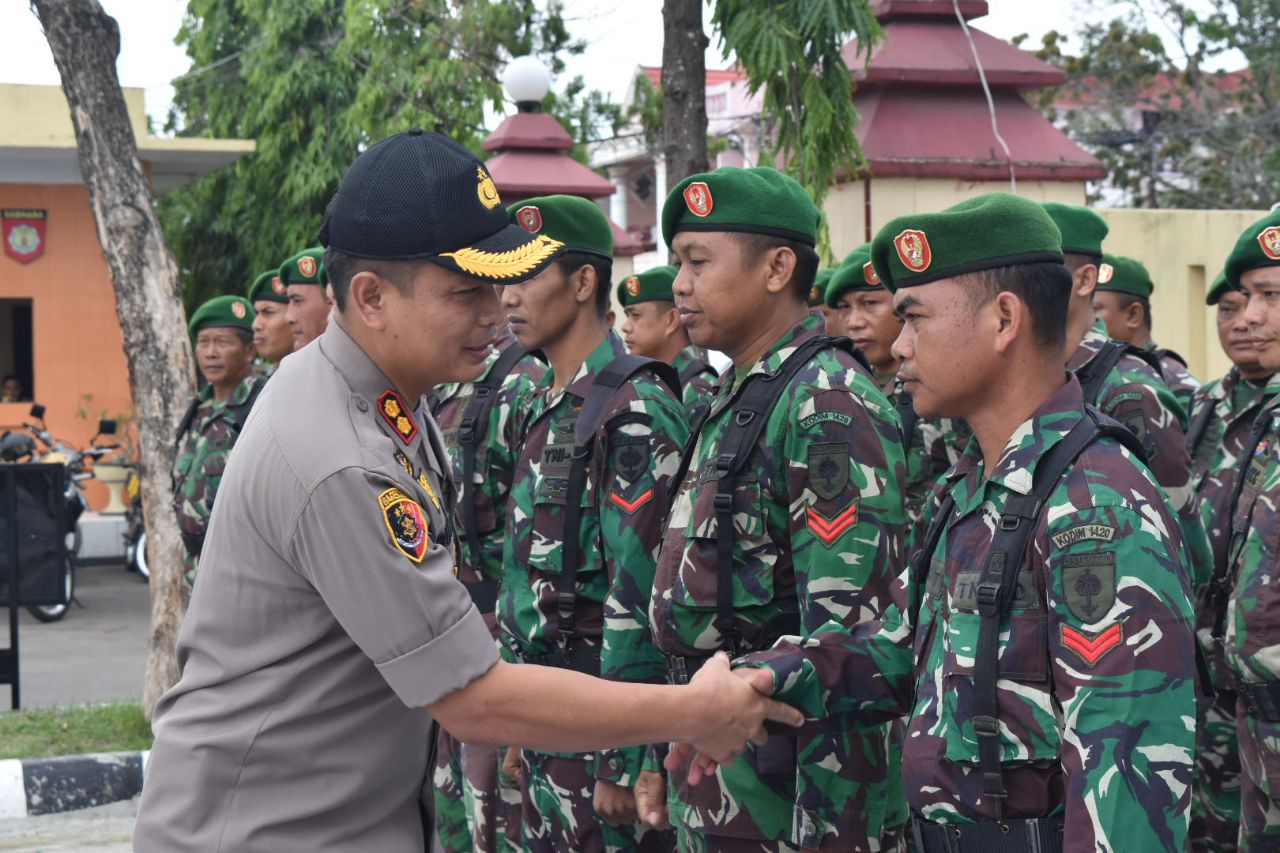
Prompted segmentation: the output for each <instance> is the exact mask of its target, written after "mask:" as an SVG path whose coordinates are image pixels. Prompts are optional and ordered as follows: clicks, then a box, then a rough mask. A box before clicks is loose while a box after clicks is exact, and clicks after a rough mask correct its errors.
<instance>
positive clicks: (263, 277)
mask: <svg viewBox="0 0 1280 853" xmlns="http://www.w3.org/2000/svg"><path fill="white" fill-rule="evenodd" d="M245 296H246V297H247V298H248V300H249V301H250V302H252V303H253V313H254V318H253V347H254V349H256V350H257V351H258V361H257V363H256V364H255V366H254V367H255V370H256V371H257V373H258V375H259V376H262V377H263V378H264V379H265V378H267V377H269V376H270V375H271V374H272V373H273V372H274V371H275V368H276V366H277V365H278V364H280V361H281V360H282V359H283V358H284V357H285V356H286V355H288V354H289V353H291V352H293V329H292V328H291V327H290V326H289V321H288V319H287V318H286V317H285V309H286V307H287V306H288V304H289V296H288V293H287V292H286V289H285V286H284V282H283V281H281V280H280V271H279V270H267V271H266V272H264V273H261V274H260V275H259V276H258V277H257V278H255V279H254V280H253V284H251V285H249V292H248V293H246V294H245Z"/></svg>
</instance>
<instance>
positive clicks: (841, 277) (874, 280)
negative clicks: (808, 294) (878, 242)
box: [827, 243, 884, 308]
mask: <svg viewBox="0 0 1280 853" xmlns="http://www.w3.org/2000/svg"><path fill="white" fill-rule="evenodd" d="M883 289H884V282H882V281H881V280H880V276H878V275H876V267H875V264H873V263H871V244H870V243H863V244H862V245H861V246H859V247H858V248H856V249H854V250H853V251H852V252H850V253H849V254H847V255H845V256H844V260H843V261H841V262H840V266H838V267H836V271H835V274H834V275H833V276H831V282H830V283H829V284H828V285H827V306H828V307H830V308H834V307H836V303H837V302H839V301H840V297H841V296H843V295H844V294H846V293H848V292H850V291H852V290H883Z"/></svg>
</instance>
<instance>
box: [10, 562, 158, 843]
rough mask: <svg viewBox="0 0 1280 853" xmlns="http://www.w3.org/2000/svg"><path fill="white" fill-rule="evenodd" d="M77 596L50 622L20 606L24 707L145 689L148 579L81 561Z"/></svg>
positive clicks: (135, 694)
mask: <svg viewBox="0 0 1280 853" xmlns="http://www.w3.org/2000/svg"><path fill="white" fill-rule="evenodd" d="M76 598H77V599H78V600H79V601H80V603H81V604H83V605H84V606H83V607H81V606H79V605H76V604H73V605H72V606H71V612H70V613H68V614H67V615H66V617H65V618H63V620H62V621H61V622H51V623H49V624H44V623H42V622H38V621H36V619H35V618H34V617H32V616H31V614H29V613H27V612H26V611H25V610H24V611H23V612H22V618H21V623H20V624H19V628H18V644H19V649H20V652H21V661H20V664H19V666H20V669H21V673H20V677H21V682H22V707H24V708H46V707H49V706H50V705H73V704H80V703H85V702H106V701H111V700H121V699H138V698H140V697H141V696H142V679H143V675H144V674H145V672H146V659H147V633H148V624H149V620H150V611H151V605H150V603H149V601H148V598H147V585H146V583H144V582H143V581H142V579H141V578H140V577H139V575H137V574H136V573H134V572H126V571H125V570H124V568H123V567H121V566H120V565H118V564H100V565H88V566H83V567H81V568H80V569H78V570H77V572H76ZM0 620H2V621H0V646H3V645H4V644H6V643H7V642H8V622H7V611H0ZM8 707H9V694H8V690H7V689H6V688H5V687H4V686H3V685H0V708H8ZM5 849H8V848H5V847H3V846H2V845H0V850H5ZM50 849H61V848H50Z"/></svg>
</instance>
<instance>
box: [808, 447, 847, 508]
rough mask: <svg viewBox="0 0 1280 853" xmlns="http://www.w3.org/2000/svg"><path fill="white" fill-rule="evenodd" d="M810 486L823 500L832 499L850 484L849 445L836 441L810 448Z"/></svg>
mask: <svg viewBox="0 0 1280 853" xmlns="http://www.w3.org/2000/svg"><path fill="white" fill-rule="evenodd" d="M808 464H809V486H810V487H811V488H812V489H813V491H814V493H815V494H816V495H817V496H818V497H820V498H822V499H823V500H831V499H832V498H835V497H837V496H838V495H839V494H840V493H841V492H843V491H844V489H845V486H847V485H849V445H848V444H844V443H840V442H835V443H829V444H811V445H809V448H808Z"/></svg>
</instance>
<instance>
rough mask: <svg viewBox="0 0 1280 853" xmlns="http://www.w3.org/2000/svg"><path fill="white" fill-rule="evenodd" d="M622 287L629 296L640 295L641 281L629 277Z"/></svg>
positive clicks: (631, 276)
mask: <svg viewBox="0 0 1280 853" xmlns="http://www.w3.org/2000/svg"><path fill="white" fill-rule="evenodd" d="M622 286H623V287H624V288H625V289H626V291H627V295H628V296H639V295H640V279H638V278H636V277H635V276H633V275H629V276H627V280H626V281H624V282H623V283H622Z"/></svg>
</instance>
